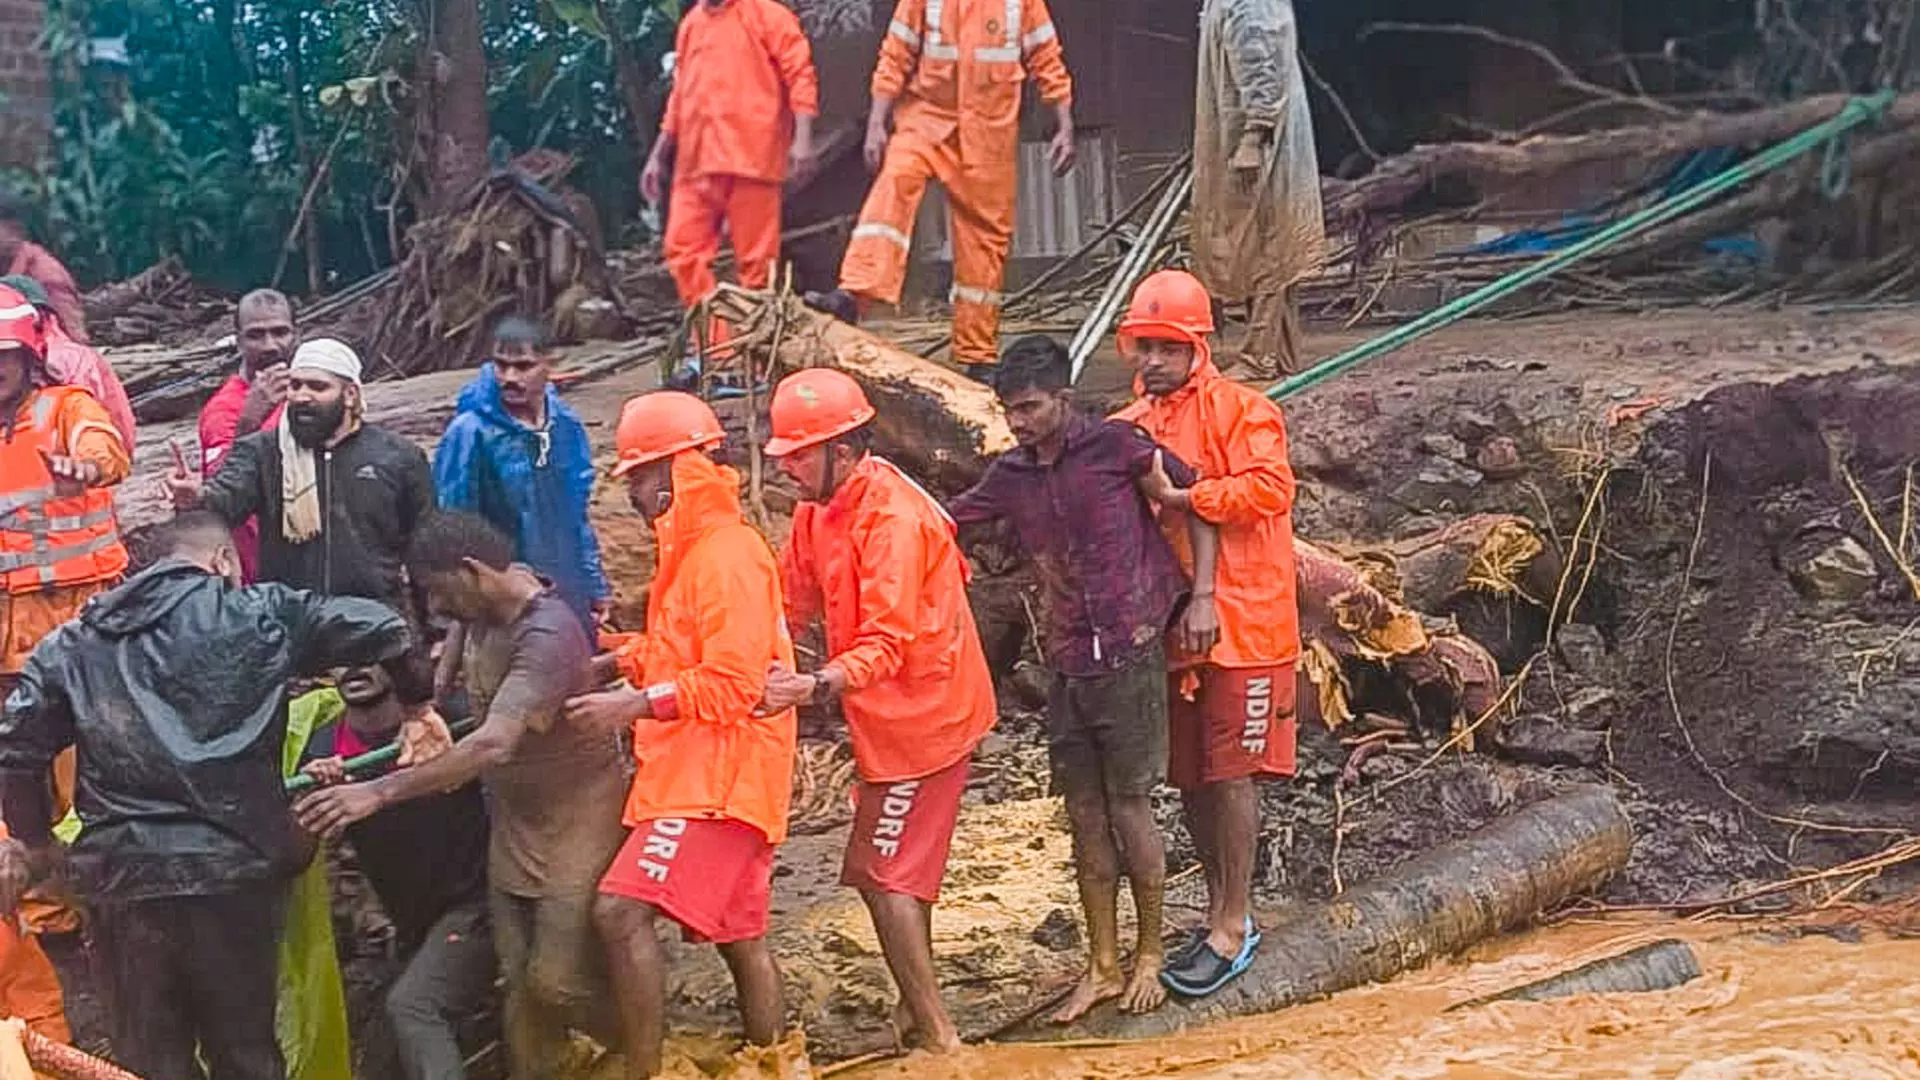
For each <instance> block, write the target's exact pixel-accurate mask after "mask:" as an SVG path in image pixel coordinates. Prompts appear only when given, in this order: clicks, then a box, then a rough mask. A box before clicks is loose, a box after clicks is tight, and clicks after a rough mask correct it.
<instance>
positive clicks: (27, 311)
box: [0, 304, 34, 319]
mask: <svg viewBox="0 0 1920 1080" xmlns="http://www.w3.org/2000/svg"><path fill="white" fill-rule="evenodd" d="M33 314H34V312H33V305H32V304H22V305H20V306H19V307H9V308H0V319H31V318H33Z"/></svg>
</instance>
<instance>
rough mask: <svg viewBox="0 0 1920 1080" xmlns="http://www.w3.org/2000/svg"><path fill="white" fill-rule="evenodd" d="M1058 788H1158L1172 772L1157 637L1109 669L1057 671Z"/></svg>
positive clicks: (1053, 703)
mask: <svg viewBox="0 0 1920 1080" xmlns="http://www.w3.org/2000/svg"><path fill="white" fill-rule="evenodd" d="M1047 751H1048V757H1049V759H1050V760H1051V761H1052V763H1053V789H1054V791H1055V792H1057V793H1059V794H1062V795H1070V794H1073V793H1075V792H1085V791H1100V792H1103V793H1105V794H1106V795H1107V796H1108V797H1109V798H1133V797H1139V796H1143V795H1151V794H1152V793H1153V789H1154V788H1156V787H1158V786H1159V785H1160V782H1161V781H1162V780H1164V779H1166V775H1167V653H1166V647H1165V645H1164V644H1162V643H1159V642H1156V643H1155V644H1154V645H1153V646H1152V647H1151V648H1149V649H1146V650H1143V651H1142V652H1141V654H1140V657H1139V659H1137V660H1136V661H1134V663H1133V664H1132V665H1131V666H1129V667H1126V668H1123V669H1121V670H1119V671H1115V672H1112V673H1110V674H1106V675H1086V676H1078V675H1055V676H1054V677H1053V690H1052V693H1051V694H1050V695H1049V698H1048V702H1047Z"/></svg>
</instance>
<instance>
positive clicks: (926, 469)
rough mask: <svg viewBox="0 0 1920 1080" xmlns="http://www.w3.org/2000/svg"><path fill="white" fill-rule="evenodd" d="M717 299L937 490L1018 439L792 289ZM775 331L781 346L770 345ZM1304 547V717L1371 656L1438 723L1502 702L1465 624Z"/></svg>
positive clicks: (741, 331)
mask: <svg viewBox="0 0 1920 1080" xmlns="http://www.w3.org/2000/svg"><path fill="white" fill-rule="evenodd" d="M713 303H714V309H715V310H716V311H717V312H718V313H719V315H720V316H721V317H723V318H725V319H727V320H728V321H729V322H730V323H731V324H732V325H733V326H734V327H735V328H736V334H737V337H736V339H735V342H736V345H737V348H738V350H739V351H740V353H741V354H744V355H745V356H747V357H750V358H751V359H752V362H753V366H754V369H755V370H756V371H757V372H759V371H765V370H767V369H768V367H769V366H771V368H772V370H773V371H774V372H775V374H776V375H777V374H778V373H781V372H786V371H795V370H799V369H801V368H808V367H835V368H839V369H840V370H842V371H845V372H847V373H848V374H850V375H853V376H854V377H856V378H858V379H859V380H860V382H861V385H862V386H863V387H865V389H866V391H867V394H868V396H869V397H870V398H872V399H873V403H874V408H875V409H876V410H877V411H878V413H879V416H878V418H877V419H876V420H875V422H874V436H875V443H876V445H877V446H878V447H879V448H880V449H881V452H882V453H884V454H886V455H887V456H888V457H889V458H891V459H893V460H894V461H895V462H897V463H898V464H900V465H901V466H902V467H904V468H906V469H907V471H909V472H911V473H913V474H914V475H915V476H916V477H918V478H919V479H920V480H921V481H922V482H923V483H926V484H927V485H928V486H929V487H931V488H933V489H934V490H936V491H939V492H941V493H943V494H946V495H953V494H956V493H958V492H960V491H963V490H965V489H966V488H967V487H969V486H971V485H972V484H973V483H974V482H975V481H976V480H978V479H979V478H980V475H981V474H982V473H983V472H984V471H985V470H986V466H987V462H988V461H989V460H991V459H992V458H993V456H994V455H996V454H1000V453H1004V452H1005V451H1007V450H1010V449H1012V448H1013V445H1014V442H1013V435H1012V433H1011V432H1009V431H1008V430H1007V425H1006V421H1005V419H1004V418H1003V417H1002V416H1001V414H1000V409H999V406H998V404H997V403H996V402H995V401H994V397H993V392H992V391H991V390H989V389H987V388H986V387H985V386H982V385H981V384H979V383H976V382H974V381H973V380H971V379H969V378H967V377H966V376H964V375H961V374H959V373H957V372H954V371H951V370H949V369H947V368H944V367H941V366H940V365H938V364H935V363H932V362H931V361H928V360H925V359H923V358H921V357H918V356H915V355H913V354H912V353H909V352H906V351H904V350H902V349H899V348H896V347H894V346H893V345H890V344H888V343H887V342H885V341H883V340H881V339H880V338H878V337H875V336H874V335H872V334H870V333H867V332H866V331H864V330H861V329H859V328H858V327H853V326H848V325H847V324H845V323H842V322H840V321H838V320H836V319H832V318H830V317H828V316H825V315H822V314H820V313H818V312H815V311H813V310H811V309H809V308H807V307H806V306H805V305H803V304H801V303H800V302H799V301H798V300H797V299H795V298H793V297H786V298H784V299H780V300H776V299H775V298H772V297H769V296H766V295H764V294H759V293H752V292H748V291H746V290H742V289H738V288H733V287H730V286H723V287H722V289H721V291H720V293H719V294H718V295H717V296H716V297H715V299H714V302H713ZM776 340H777V341H778V355H769V354H770V353H772V352H773V349H774V347H775V346H774V342H775V341H776ZM1295 547H1296V551H1295V553H1296V561H1297V567H1296V574H1297V577H1298V580H1299V585H1298V595H1299V603H1300V625H1301V633H1302V635H1303V637H1304V638H1305V641H1304V643H1303V644H1304V645H1305V650H1306V654H1307V655H1306V656H1305V658H1304V659H1303V661H1302V663H1303V666H1304V668H1305V670H1306V672H1307V673H1308V675H1309V677H1310V678H1311V679H1312V680H1313V683H1314V685H1315V687H1316V688H1317V690H1318V693H1317V694H1316V695H1315V696H1316V699H1317V700H1316V701H1314V702H1313V703H1311V704H1310V705H1309V706H1308V711H1306V712H1305V713H1304V714H1303V718H1304V719H1308V720H1311V719H1312V718H1313V717H1314V716H1316V715H1317V716H1318V717H1319V718H1320V719H1322V720H1323V721H1324V722H1326V723H1327V724H1329V725H1330V726H1336V727H1337V726H1339V725H1340V724H1342V723H1344V722H1346V720H1348V719H1349V718H1351V716H1352V715H1353V714H1354V711H1355V709H1354V702H1353V700H1352V699H1353V696H1354V689H1353V685H1354V678H1353V676H1358V675H1360V674H1362V671H1363V669H1364V668H1365V666H1366V665H1373V666H1374V668H1376V669H1379V670H1384V671H1385V672H1387V673H1388V674H1389V675H1390V676H1391V678H1390V679H1389V685H1390V686H1391V688H1392V691H1393V692H1392V693H1391V695H1390V697H1391V698H1392V700H1391V701H1387V702H1381V703H1378V705H1379V707H1380V708H1381V709H1382V710H1385V711H1392V712H1395V713H1398V714H1401V715H1405V716H1407V717H1408V718H1409V719H1411V720H1413V721H1415V722H1416V723H1417V724H1419V725H1420V726H1422V727H1424V728H1426V729H1427V730H1429V731H1440V732H1445V731H1448V730H1457V729H1458V728H1459V727H1461V726H1462V725H1464V724H1470V723H1472V722H1473V721H1474V720H1476V719H1479V718H1480V717H1481V716H1482V715H1483V714H1484V713H1485V712H1486V710H1487V709H1490V708H1492V707H1493V704H1494V702H1495V701H1496V700H1497V699H1498V698H1499V695H1500V690H1501V680H1500V673H1499V668H1498V665H1497V664H1496V663H1495V662H1494V659H1493V657H1492V656H1491V655H1489V654H1488V653H1487V651H1486V650H1485V649H1483V648H1481V647H1480V646H1479V645H1478V644H1477V643H1475V642H1473V641H1472V640H1470V639H1468V638H1466V637H1463V636H1460V635H1458V634H1454V633H1450V632H1433V631H1429V630H1428V629H1427V627H1426V626H1425V624H1424V623H1423V621H1422V620H1421V617H1420V614H1419V612H1417V611H1414V610H1410V609H1409V608H1408V607H1406V606H1405V605H1404V604H1400V603H1398V602H1396V601H1395V600H1394V599H1393V598H1392V597H1389V596H1387V595H1385V594H1383V593H1381V592H1380V590H1378V589H1376V588H1374V587H1373V586H1372V585H1371V584H1369V583H1368V581H1367V580H1366V577H1365V575H1364V574H1363V573H1362V572H1361V570H1360V569H1359V568H1358V567H1356V566H1354V565H1353V564H1351V563H1349V562H1347V561H1345V560H1343V559H1342V558H1341V557H1340V556H1338V555H1336V554H1334V553H1332V552H1330V551H1328V550H1326V549H1324V548H1321V547H1318V546H1316V545H1314V544H1312V543H1310V542H1307V541H1305V540H1297V541H1296V546H1295ZM1349 665H1352V667H1349ZM1374 704H1375V703H1372V702H1369V707H1373V705H1374Z"/></svg>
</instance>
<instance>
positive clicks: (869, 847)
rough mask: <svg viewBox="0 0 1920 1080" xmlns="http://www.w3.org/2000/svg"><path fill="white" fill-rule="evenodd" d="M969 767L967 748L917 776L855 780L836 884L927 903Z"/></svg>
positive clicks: (934, 891) (943, 869)
mask: <svg viewBox="0 0 1920 1080" xmlns="http://www.w3.org/2000/svg"><path fill="white" fill-rule="evenodd" d="M972 767H973V756H972V755H971V754H969V755H968V756H966V757H963V758H961V759H960V760H959V761H956V762H954V763H953V764H951V765H949V766H947V767H946V768H944V769H942V770H940V771H939V772H937V773H934V774H933V775H932V776H923V777H921V778H920V779H918V780H898V781H895V782H893V783H891V784H869V783H866V782H864V781H863V782H861V783H860V784H858V785H856V786H855V787H854V792H853V832H852V834H851V835H849V836H848V837H847V858H846V861H845V862H843V863H842V864H841V866H840V884H842V885H848V886H851V887H853V888H855V889H860V890H862V891H864V892H880V893H897V894H900V895H903V896H911V897H913V898H915V899H916V900H924V901H926V902H927V903H929V904H931V903H933V902H935V901H936V900H939V899H940V879H942V878H944V877H946V876H947V849H948V848H949V847H951V846H952V844H953V829H954V826H955V825H957V824H958V823H959V821H960V798H961V796H963V795H965V794H966V792H967V775H968V773H969V771H970V770H971V769H972Z"/></svg>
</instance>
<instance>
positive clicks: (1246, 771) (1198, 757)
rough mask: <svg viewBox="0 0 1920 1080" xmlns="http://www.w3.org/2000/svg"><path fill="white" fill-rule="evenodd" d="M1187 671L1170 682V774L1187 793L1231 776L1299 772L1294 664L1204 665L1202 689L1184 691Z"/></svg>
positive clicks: (1168, 748) (1168, 764)
mask: <svg viewBox="0 0 1920 1080" xmlns="http://www.w3.org/2000/svg"><path fill="white" fill-rule="evenodd" d="M1185 674H1186V673H1185V672H1179V671H1176V672H1174V673H1173V676H1172V678H1171V681H1170V697H1169V701H1168V707H1167V734H1168V745H1167V779H1168V780H1169V781H1171V782H1172V784H1173V786H1174V787H1177V788H1179V789H1180V790H1182V791H1192V790H1194V789H1196V788H1199V787H1203V786H1205V785H1207V784H1215V783H1219V782H1221V781H1223V780H1244V779H1247V778H1248V777H1255V776H1292V775H1293V771H1294V737H1295V724H1294V720H1295V716H1294V702H1295V698H1294V682H1293V679H1294V666H1293V665H1292V664H1282V665H1279V666H1277V667H1268V668H1220V667H1213V666H1211V665H1209V666H1207V667H1202V668H1200V669H1198V671H1197V672H1196V674H1197V675H1198V676H1199V677H1200V691H1199V693H1198V694H1196V695H1195V700H1193V701H1188V700H1187V699H1186V698H1185V696H1184V695H1182V694H1181V693H1180V682H1181V680H1182V678H1184V677H1185Z"/></svg>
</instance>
